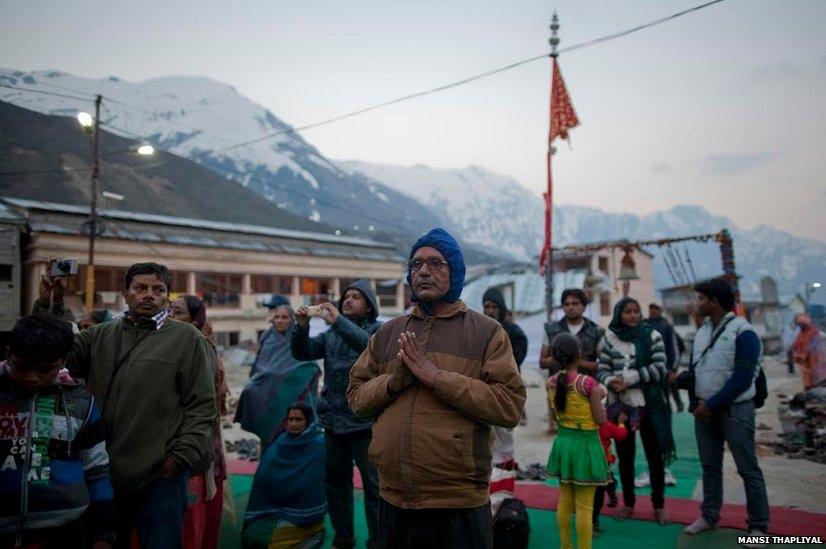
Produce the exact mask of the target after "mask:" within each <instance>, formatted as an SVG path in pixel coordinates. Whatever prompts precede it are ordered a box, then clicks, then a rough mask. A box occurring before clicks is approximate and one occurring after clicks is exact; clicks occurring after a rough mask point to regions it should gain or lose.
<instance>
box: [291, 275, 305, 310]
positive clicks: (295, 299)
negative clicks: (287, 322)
mask: <svg viewBox="0 0 826 549" xmlns="http://www.w3.org/2000/svg"><path fill="white" fill-rule="evenodd" d="M290 304H291V305H292V306H293V308H296V307H301V306H302V305H303V304H304V300H303V299H302V297H301V280H300V278H299V277H297V276H294V277H293V288H292V292H290Z"/></svg>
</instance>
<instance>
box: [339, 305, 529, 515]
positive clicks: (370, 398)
mask: <svg viewBox="0 0 826 549" xmlns="http://www.w3.org/2000/svg"><path fill="white" fill-rule="evenodd" d="M403 331H412V332H415V333H416V336H417V337H418V339H419V341H420V342H421V345H422V346H423V347H424V351H425V354H426V356H427V358H428V359H429V360H430V361H432V362H433V363H434V364H435V365H436V366H437V367H439V368H440V369H441V370H442V373H440V374H439V375H438V377H437V379H436V385H435V387H434V388H433V389H432V390H431V389H429V388H427V387H426V386H424V385H422V384H420V383H419V382H418V381H414V382H413V384H411V385H408V386H407V387H406V388H405V389H404V390H403V391H402V392H401V393H400V394H398V395H397V396H395V397H392V396H391V395H390V394H389V393H388V390H387V386H388V382H389V381H390V379H391V377H392V373H393V371H394V370H395V369H396V368H397V367H399V360H398V359H397V358H396V355H397V353H398V351H399V345H398V339H399V337H400V335H401V333H402V332H403ZM414 380H415V378H414ZM525 397H526V394H525V386H524V384H523V383H522V378H521V377H520V375H519V371H518V370H517V368H516V362H514V359H513V352H512V351H511V344H510V340H509V339H508V335H507V333H505V330H504V329H503V328H502V326H501V325H500V324H499V323H498V322H497V321H496V320H493V319H490V318H488V317H486V316H484V315H482V314H479V313H477V312H475V311H471V310H469V309H468V308H467V306H466V305H465V304H464V303H462V302H461V301H458V302H456V303H451V304H442V305H441V306H440V307H439V310H438V312H437V313H435V314H434V315H432V316H429V315H426V314H425V313H424V312H423V310H422V309H421V307H419V306H417V307H416V309H415V310H414V311H413V312H412V313H411V314H409V315H407V316H401V317H397V318H394V319H393V320H391V321H390V322H387V323H386V324H384V325H383V326H382V327H381V328H380V329H379V331H378V332H376V334H375V335H374V336H373V337H372V338H371V339H370V344H369V345H368V347H367V349H366V350H365V351H364V352H363V353H362V355H361V357H359V359H358V361H357V362H356V363H355V365H354V366H353V368H352V369H351V370H350V386H349V387H348V389H347V401H348V403H349V405H350V408H351V409H352V410H353V412H354V413H355V414H356V415H359V416H363V417H370V416H375V417H376V419H375V423H374V424H373V439H372V442H371V443H370V459H371V460H372V461H373V464H374V465H375V466H376V468H377V469H378V471H379V481H380V482H379V486H380V493H381V497H382V498H384V500H385V501H387V502H388V503H390V504H392V505H395V506H397V507H402V508H406V509H425V508H439V507H451V508H470V507H479V506H482V505H485V504H486V503H487V502H488V490H489V488H488V486H489V482H490V472H491V459H492V456H491V444H492V436H493V434H492V433H493V429H492V428H491V425H498V426H501V427H514V426H516V424H517V423H519V419H520V418H521V416H522V407H523V406H524V405H525Z"/></svg>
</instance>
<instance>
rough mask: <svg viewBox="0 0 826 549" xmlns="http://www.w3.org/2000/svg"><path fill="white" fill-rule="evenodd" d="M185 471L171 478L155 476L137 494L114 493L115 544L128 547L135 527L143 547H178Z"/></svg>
mask: <svg viewBox="0 0 826 549" xmlns="http://www.w3.org/2000/svg"><path fill="white" fill-rule="evenodd" d="M188 481H189V474H188V473H186V472H184V473H180V474H178V475H176V476H174V477H158V478H157V479H155V480H154V481H152V482H151V483H150V484H149V485H148V486H146V488H143V489H142V490H141V491H140V492H138V493H136V494H129V495H118V494H117V493H116V494H115V513H116V514H117V517H116V524H117V541H116V543H115V547H117V548H119V549H128V548H129V546H130V543H131V540H132V530H137V534H138V543H139V544H140V546H141V547H142V548H143V549H156V548H157V549H180V547H181V527H182V526H183V522H184V514H185V513H186V504H187V499H188V495H187V489H186V486H187V482H188Z"/></svg>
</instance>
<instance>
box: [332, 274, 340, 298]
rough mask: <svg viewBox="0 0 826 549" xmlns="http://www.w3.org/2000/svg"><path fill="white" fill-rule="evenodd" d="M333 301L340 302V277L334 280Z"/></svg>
mask: <svg viewBox="0 0 826 549" xmlns="http://www.w3.org/2000/svg"><path fill="white" fill-rule="evenodd" d="M332 290H333V300H334V301H338V299H339V298H340V297H341V279H340V278H338V277H335V278H333V288H332Z"/></svg>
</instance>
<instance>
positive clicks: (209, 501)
mask: <svg viewBox="0 0 826 549" xmlns="http://www.w3.org/2000/svg"><path fill="white" fill-rule="evenodd" d="M169 313H170V316H171V317H172V318H174V319H175V320H178V321H181V322H187V323H189V324H192V325H193V326H195V327H196V328H198V329H199V330H200V331H201V333H202V334H204V338H206V340H207V343H209V348H210V351H211V352H210V356H211V357H212V369H213V370H212V374H213V381H214V384H215V403H216V408H217V410H218V416H217V417H216V418H215V424H214V425H213V429H212V452H211V454H212V456H214V460H213V461H212V462H211V463H208V464H204V467H202V468H201V467H199V468H198V469H201V470H198V469H196V470H194V471H193V474H192V477H191V478H190V479H189V505H187V508H186V515H185V516H184V525H183V532H182V536H183V541H184V547H187V548H190V547H191V548H196V549H202V548H203V549H215V548H216V547H217V546H218V533H219V530H220V529H221V515H222V508H223V503H224V481H225V480H226V478H227V472H226V458H225V456H224V443H223V438H222V437H221V420H222V418H223V417H224V416H225V415H226V413H227V404H226V397H227V393H229V389H228V388H227V383H226V378H225V376H224V364H223V362H222V361H221V357H220V356H218V352H217V351H216V349H215V341H214V337H213V334H212V326H210V324H209V322H207V316H206V306H205V305H204V302H203V301H202V300H201V298H199V297H197V296H194V295H184V296H181V297H179V298H178V299H176V300H175V301H173V302H172V305H171V306H170V308H169Z"/></svg>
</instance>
